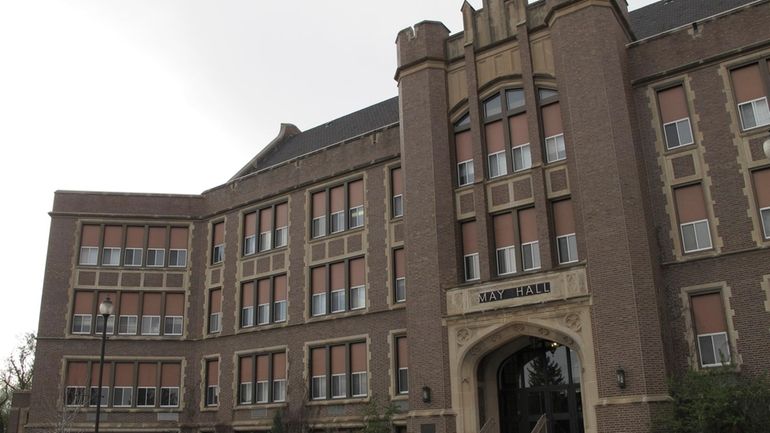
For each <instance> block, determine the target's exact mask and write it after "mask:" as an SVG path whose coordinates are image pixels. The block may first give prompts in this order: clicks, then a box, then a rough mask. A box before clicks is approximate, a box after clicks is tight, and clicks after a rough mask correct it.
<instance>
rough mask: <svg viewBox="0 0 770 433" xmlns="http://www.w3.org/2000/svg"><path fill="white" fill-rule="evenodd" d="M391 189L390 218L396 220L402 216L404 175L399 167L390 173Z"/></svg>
mask: <svg viewBox="0 0 770 433" xmlns="http://www.w3.org/2000/svg"><path fill="white" fill-rule="evenodd" d="M390 188H391V197H392V199H391V203H392V205H391V206H392V207H391V216H392V217H393V218H398V217H402V216H404V175H403V171H402V170H401V167H397V168H394V169H393V170H391V171H390Z"/></svg>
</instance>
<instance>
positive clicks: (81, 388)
mask: <svg viewBox="0 0 770 433" xmlns="http://www.w3.org/2000/svg"><path fill="white" fill-rule="evenodd" d="M65 383H66V388H65V391H64V404H65V405H67V406H85V404H86V403H87V402H88V400H87V399H86V386H87V385H88V363H87V362H69V363H67V378H66V380H65Z"/></svg>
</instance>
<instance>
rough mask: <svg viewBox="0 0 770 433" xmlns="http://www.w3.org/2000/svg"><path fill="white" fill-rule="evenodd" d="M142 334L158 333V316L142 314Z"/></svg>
mask: <svg viewBox="0 0 770 433" xmlns="http://www.w3.org/2000/svg"><path fill="white" fill-rule="evenodd" d="M142 335H160V316H142Z"/></svg>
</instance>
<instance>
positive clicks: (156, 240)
mask: <svg viewBox="0 0 770 433" xmlns="http://www.w3.org/2000/svg"><path fill="white" fill-rule="evenodd" d="M166 232H167V230H166V227H150V228H149V230H148V236H147V241H148V242H147V266H149V267H154V268H162V267H163V266H165V265H166V234H167V233H166Z"/></svg>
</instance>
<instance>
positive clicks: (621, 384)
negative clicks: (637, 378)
mask: <svg viewBox="0 0 770 433" xmlns="http://www.w3.org/2000/svg"><path fill="white" fill-rule="evenodd" d="M615 375H616V376H617V380H618V388H620V389H624V388H625V387H626V370H624V369H623V367H618V369H617V370H615Z"/></svg>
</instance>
